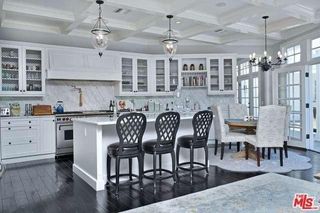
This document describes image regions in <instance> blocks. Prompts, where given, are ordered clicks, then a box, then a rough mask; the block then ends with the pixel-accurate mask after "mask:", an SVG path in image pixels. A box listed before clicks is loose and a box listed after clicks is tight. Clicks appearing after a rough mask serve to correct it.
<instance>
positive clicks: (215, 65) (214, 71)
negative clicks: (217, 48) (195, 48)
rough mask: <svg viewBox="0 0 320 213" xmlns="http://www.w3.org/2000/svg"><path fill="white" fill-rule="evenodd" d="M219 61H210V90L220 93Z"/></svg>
mask: <svg viewBox="0 0 320 213" xmlns="http://www.w3.org/2000/svg"><path fill="white" fill-rule="evenodd" d="M219 71H220V69H219V59H210V85H209V86H210V90H211V91H219V90H220V84H219Z"/></svg>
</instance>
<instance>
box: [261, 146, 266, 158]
mask: <svg viewBox="0 0 320 213" xmlns="http://www.w3.org/2000/svg"><path fill="white" fill-rule="evenodd" d="M265 151H266V148H264V147H263V148H262V158H263V159H264V154H265Z"/></svg>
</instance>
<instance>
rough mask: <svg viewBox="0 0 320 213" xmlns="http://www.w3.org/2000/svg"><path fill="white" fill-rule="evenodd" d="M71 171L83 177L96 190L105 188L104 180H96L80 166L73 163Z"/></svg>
mask: <svg viewBox="0 0 320 213" xmlns="http://www.w3.org/2000/svg"><path fill="white" fill-rule="evenodd" d="M72 171H73V173H75V174H76V175H78V176H79V177H80V178H81V179H83V180H84V181H85V182H86V183H87V184H89V186H91V187H92V188H93V189H94V190H96V191H102V190H105V182H104V181H98V180H97V179H95V178H94V177H92V176H91V175H90V174H89V173H88V172H86V171H85V170H83V169H82V168H80V167H79V166H78V165H76V164H73V166H72Z"/></svg>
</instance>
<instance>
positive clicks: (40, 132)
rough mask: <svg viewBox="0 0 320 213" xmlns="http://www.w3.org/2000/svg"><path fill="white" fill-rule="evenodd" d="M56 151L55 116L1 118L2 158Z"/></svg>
mask: <svg viewBox="0 0 320 213" xmlns="http://www.w3.org/2000/svg"><path fill="white" fill-rule="evenodd" d="M54 153H55V119H54V116H46V117H35V118H33V117H30V118H3V119H1V156H2V159H13V158H21V157H29V156H37V155H45V154H54Z"/></svg>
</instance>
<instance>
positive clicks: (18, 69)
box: [0, 45, 45, 96]
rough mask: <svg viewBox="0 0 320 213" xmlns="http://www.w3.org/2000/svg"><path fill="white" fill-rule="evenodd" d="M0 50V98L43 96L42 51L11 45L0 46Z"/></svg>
mask: <svg viewBox="0 0 320 213" xmlns="http://www.w3.org/2000/svg"><path fill="white" fill-rule="evenodd" d="M0 49H1V52H0V54H1V82H0V83H1V88H0V96H43V95H44V94H45V91H44V88H45V77H44V51H43V49H41V48H32V47H21V46H12V45H1V46H0Z"/></svg>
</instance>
